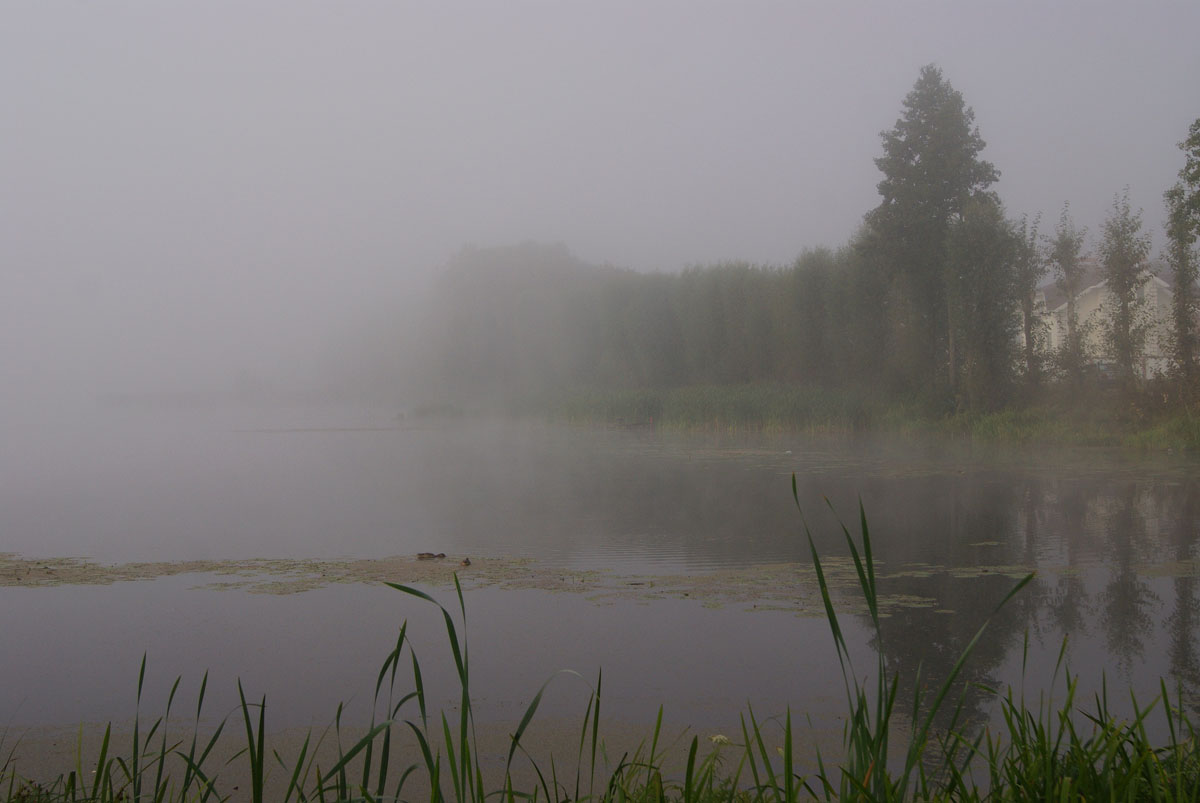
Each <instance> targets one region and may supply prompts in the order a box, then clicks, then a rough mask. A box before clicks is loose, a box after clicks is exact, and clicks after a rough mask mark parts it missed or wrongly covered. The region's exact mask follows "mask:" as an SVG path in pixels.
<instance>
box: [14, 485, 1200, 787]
mask: <svg viewBox="0 0 1200 803" xmlns="http://www.w3.org/2000/svg"><path fill="white" fill-rule="evenodd" d="M792 492H793V498H796V497H797V494H796V484H795V478H793V481H792ZM797 508H799V502H798V499H797ZM801 518H803V514H801ZM842 529H843V534H844V536H845V540H846V544H847V548H848V550H849V553H850V557H851V560H852V561H853V564H854V567H855V571H856V573H857V576H858V581H859V587H860V589H861V592H862V594H863V598H864V601H865V607H866V611H867V613H866V616H867V618H868V619H869V621H870V624H871V626H872V628H873V630H874V635H875V639H876V643H877V644H878V643H879V642H880V640H882V639H883V637H884V635H885V633H884V629H883V628H882V626H881V622H880V614H879V596H878V590H877V581H876V576H875V569H874V560H873V555H872V549H871V537H870V529H869V527H868V524H867V519H866V516H865V514H863V512H862V511H861V510H860V511H859V521H858V530H859V532H858V535H857V537H855V536H854V535H852V534H851V532H850V530H849V528H847V527H843V528H842ZM804 531H805V534H806V535H807V537H808V543H809V546H810V550H811V555H812V561H813V565H814V568H815V570H816V576H817V581H818V584H819V587H820V593H821V597H822V600H823V603H824V607H825V615H826V618H827V620H828V623H829V627H830V632H831V635H832V640H833V647H834V649H835V651H836V653H837V656H838V659H839V662H840V664H841V668H842V676H843V680H844V686H845V694H846V717H845V721H846V724H845V730H844V736H843V745H842V750H841V752H840V754H839V755H838V756H837V757H826V756H822V755H819V754H818V755H815V756H811V757H807V763H806V766H810V767H815V770H810V771H809V772H808V774H804V773H802V772H801V770H800V769H799V767H798V765H797V762H796V757H795V755H794V746H795V744H796V737H797V735H798V734H799V731H798V728H799V727H800V726H799V725H798V724H797V723H796V722H794V720H793V717H792V713H791V711H790V710H789V711H788V712H787V713H786V714H785V716H784V717H783V721H782V722H781V723H772V725H774V724H779V725H780V727H779V728H778V729H776V728H774V727H771V728H770V729H768V728H767V723H766V722H764V721H763V720H761V719H760V718H759V717H758V716H757V715H756V714H755V712H754V711H753V709H752V708H747V710H746V711H745V713H744V714H743V715H742V717H741V732H740V734H738V736H739V737H740V742H737V741H734V740H731V739H729V738H726V737H724V736H721V737H712V739H711V740H706V741H707V742H709V743H706V744H702V743H701V740H700V738H699V737H698V736H693V737H692V739H691V741H690V743H689V744H688V745H687V751H686V752H687V756H686V760H683V761H682V762H681V763H679V765H678V766H676V765H675V764H673V763H669V762H668V761H667V751H666V750H665V748H664V746H663V740H662V733H663V711H662V709H661V708H659V710H658V715H657V720H656V725H655V727H654V729H653V731H652V733H650V734H649V735H648V736H647V737H646V738H645V739H644V740H642V741H641V742H640V743H639V744H638V745H637V746H636V747H635V748H634V749H632V750H630V751H627V752H623V753H620V754H619V755H615V754H614V755H609V753H608V751H607V749H606V743H605V739H604V737H603V736H602V734H601V727H602V724H603V710H602V702H603V694H602V691H603V675H602V674H598V675H597V677H596V680H595V683H594V684H589V688H590V692H589V694H588V696H587V699H586V701H585V703H584V705H583V706H582V707H583V715H582V717H581V718H580V720H579V724H578V738H577V740H574V741H573V742H572V745H571V747H570V750H569V751H568V754H567V755H565V756H564V755H553V754H551V755H533V754H532V753H531V752H530V751H529V750H528V749H527V746H526V744H525V743H524V742H523V739H524V737H525V735H526V733H527V732H528V729H529V727H530V725H531V723H532V722H533V721H534V719H535V717H536V716H537V712H538V708H539V706H540V705H541V701H542V698H543V694H544V692H545V691H546V688H547V686H548V684H550V683H551V682H552V681H553V680H554V678H555V677H556V675H551V676H550V678H549V679H548V680H546V682H545V683H543V685H542V686H541V688H540V689H539V690H538V692H537V693H536V694H535V695H534V697H533V698H532V700H531V702H530V703H529V705H528V707H527V708H526V709H525V711H524V713H523V716H522V717H521V719H520V721H519V722H518V723H516V724H515V726H514V727H513V729H512V731H511V736H510V737H509V740H508V745H507V758H506V761H505V763H504V768H503V770H502V771H499V772H495V773H492V774H488V773H485V771H484V768H483V767H482V766H481V763H480V755H481V751H480V747H479V739H478V737H477V729H476V724H475V717H474V711H473V708H472V698H471V664H470V655H469V650H468V644H467V638H466V632H467V605H466V601H465V599H464V595H463V592H462V587H461V586H460V585H459V584H458V582H457V579H456V580H455V597H456V599H455V602H456V605H454V606H453V608H454V609H456V610H455V611H454V612H452V610H451V609H448V608H446V607H445V606H443V605H442V604H441V603H440V602H438V601H437V600H436V599H434V598H433V597H432V596H430V595H429V594H427V593H426V592H424V591H422V590H420V589H417V588H413V587H410V586H404V585H399V584H393V583H389V584H388V585H389V586H391V587H392V588H393V589H395V590H396V591H398V592H400V593H402V594H405V595H408V596H410V597H413V598H416V599H417V600H419V601H421V602H422V603H424V604H428V605H432V606H436V607H437V609H438V610H439V611H440V613H441V618H442V621H443V625H444V630H445V634H446V637H447V641H448V646H449V649H450V652H451V655H452V658H453V663H454V668H455V672H456V674H457V682H458V684H457V685H458V693H459V700H458V705H457V711H456V712H451V713H447V712H444V711H434V710H432V709H431V706H430V701H429V699H427V695H426V687H425V683H424V681H423V676H422V670H421V663H420V661H419V660H418V658H417V654H416V651H415V649H414V645H413V644H412V643H411V640H410V639H409V637H408V632H407V623H405V624H402V625H401V627H400V629H399V634H398V636H397V638H396V640H395V643H394V645H393V646H392V648H391V650H390V651H389V652H388V654H387V655H386V657H385V658H384V660H383V663H382V665H381V667H380V670H379V673H378V676H377V679H376V682H375V688H374V697H373V700H374V705H373V707H372V711H373V713H372V715H371V718H370V719H369V721H368V722H367V723H366V724H365V725H360V726H358V727H357V728H354V729H351V728H349V727H347V726H345V725H344V724H343V722H342V716H343V710H342V707H341V706H339V707H338V710H337V712H336V714H335V717H334V721H333V724H332V725H331V726H330V727H329V728H328V729H327V730H326V731H325V732H324V733H322V734H314V733H313V732H309V733H308V734H307V735H306V736H305V737H304V738H303V740H302V741H301V742H300V743H299V746H298V748H297V749H294V750H292V751H291V752H287V751H283V750H282V749H281V748H279V747H277V746H272V745H270V744H268V740H267V734H268V728H267V704H266V698H265V697H260V698H258V699H257V700H256V699H253V698H247V696H246V694H245V692H244V690H243V689H242V686H241V683H240V682H239V683H238V695H239V705H238V707H237V709H236V710H235V712H234V713H233V714H232V715H231V716H230V717H226V718H225V720H223V721H221V722H220V724H219V725H218V726H217V727H215V728H205V727H202V725H201V722H202V718H203V710H204V702H205V691H206V689H207V684H208V678H207V675H205V678H204V680H203V681H202V683H201V687H200V691H199V695H198V699H197V701H196V704H195V707H194V710H193V711H190V712H189V717H188V721H189V722H190V723H191V727H190V734H189V735H188V736H186V737H178V736H173V735H171V736H169V735H168V734H169V733H171V734H174V733H176V732H177V731H176V729H175V727H173V726H174V725H177V724H178V723H176V722H174V721H173V720H172V719H171V718H172V712H173V710H174V703H175V698H176V692H177V690H178V688H179V681H178V680H176V682H175V684H174V685H173V686H172V688H171V691H170V694H169V696H168V699H167V703H166V707H165V710H164V712H163V714H162V715H161V716H159V717H157V718H155V719H153V720H152V721H150V722H149V723H148V725H144V724H143V718H142V715H141V708H142V690H143V687H144V681H145V673H146V661H145V659H144V658H143V661H142V666H141V671H140V672H139V676H138V684H137V689H138V692H137V698H136V699H137V702H136V705H135V710H134V719H133V728H132V737H131V740H130V741H129V743H127V744H124V745H117V744H116V743H115V742H114V740H113V739H112V738H111V737H112V726H111V725H110V726H108V727H107V728H106V729H105V731H104V734H103V738H102V739H101V741H100V746H99V749H98V750H97V751H96V752H95V755H93V756H90V757H89V758H88V759H86V760H85V758H84V756H83V750H82V749H80V750H78V751H77V754H76V760H75V766H74V767H72V768H70V769H68V770H66V771H65V772H63V773H62V774H61V775H59V776H57V777H56V778H55V779H54V780H52V781H48V782H47V781H34V780H31V779H28V778H26V777H24V776H23V775H22V774H21V772H20V767H19V766H18V765H17V762H16V760H15V756H16V751H15V749H14V744H13V742H12V740H11V739H9V735H8V734H5V733H3V732H0V797H2V798H3V800H5V801H8V803H14V802H15V801H21V802H22V803H30V802H32V801H46V802H47V803H50V802H53V803H59V802H62V803H84V802H85V801H86V802H87V803H117V801H130V802H133V803H173V802H174V801H181V802H182V801H198V802H200V803H207V802H208V801H213V803H218V802H220V801H227V800H249V801H253V802H254V803H259V802H260V801H266V800H272V801H280V803H291V802H292V801H297V803H310V802H312V803H315V802H318V801H319V802H321V803H325V802H326V801H329V802H330V803H332V801H364V802H367V801H404V800H411V801H415V800H422V801H424V800H428V801H429V802H430V803H450V802H451V801H453V803H485V801H499V803H515V802H516V801H517V800H522V801H529V802H530V803H538V801H546V803H551V801H553V802H554V803H590V802H592V801H595V802H597V803H665V802H666V801H680V802H681V803H692V802H693V801H695V802H696V803H759V802H760V801H761V802H762V803H791V801H797V800H825V801H835V800H836V801H843V800H844V801H904V800H954V801H983V800H995V801H1024V800H1044V801H1084V800H1088V801H1091V800H1100V799H1104V800H1111V801H1118V800H1119V801H1151V800H1153V801H1183V800H1190V801H1195V800H1200V749H1198V748H1197V739H1196V732H1195V729H1194V727H1193V725H1192V723H1191V721H1190V720H1189V718H1188V717H1187V715H1186V714H1185V712H1184V706H1183V701H1182V695H1181V694H1180V693H1177V694H1176V695H1175V697H1174V699H1172V697H1171V696H1170V695H1169V694H1168V690H1167V687H1166V684H1165V683H1163V684H1160V693H1159V694H1158V695H1157V697H1156V698H1155V699H1153V700H1151V701H1150V702H1149V703H1148V704H1145V705H1142V704H1140V703H1139V702H1138V701H1137V700H1132V703H1133V712H1134V714H1133V716H1132V718H1125V719H1122V718H1121V717H1118V716H1117V715H1116V714H1114V713H1113V712H1112V710H1111V708H1110V706H1109V702H1108V694H1107V689H1102V690H1101V692H1100V693H1098V694H1096V695H1095V696H1094V697H1093V699H1092V700H1090V701H1089V703H1088V704H1083V703H1081V702H1079V700H1078V699H1077V696H1078V684H1077V681H1076V679H1075V678H1074V677H1073V676H1071V675H1070V673H1069V672H1066V671H1065V670H1063V671H1064V686H1065V695H1064V697H1063V699H1062V700H1061V701H1059V702H1057V703H1055V702H1054V701H1053V700H1052V699H1047V698H1039V700H1038V701H1037V704H1036V705H1032V706H1031V705H1028V704H1027V703H1026V701H1025V700H1024V698H1023V697H1019V696H1014V692H1013V690H1012V689H1009V690H1007V691H1006V692H1005V693H1003V694H1000V693H996V699H997V701H998V703H999V707H1000V713H1001V719H1002V722H1003V727H1000V728H998V729H997V730H995V731H993V730H990V729H988V730H983V731H978V732H972V731H971V730H969V729H968V728H967V727H966V726H965V725H961V724H960V720H959V716H958V715H959V714H960V713H961V711H962V707H963V706H962V700H963V697H962V689H961V688H960V686H961V684H959V683H958V678H959V676H960V675H961V671H962V669H963V666H964V665H965V664H966V662H967V661H968V660H970V655H971V652H972V650H973V649H974V647H975V645H976V644H977V643H979V641H980V640H981V639H983V638H985V637H986V631H987V624H985V625H984V626H983V627H982V628H980V630H979V631H978V633H977V634H976V635H975V637H974V639H973V640H972V641H971V642H970V643H969V645H968V646H967V648H966V649H965V650H964V652H963V653H962V655H961V656H959V658H958V660H957V662H956V663H955V664H954V666H953V668H952V669H951V671H950V673H949V675H948V676H947V677H946V678H945V679H944V680H943V681H942V682H941V683H940V685H938V686H937V687H935V688H933V689H932V690H931V691H930V692H929V693H926V692H925V691H924V685H923V683H922V682H921V679H920V678H918V679H917V682H916V683H915V684H914V688H913V689H904V690H902V689H900V688H899V680H898V678H897V676H896V674H895V673H893V672H891V671H890V669H889V667H888V666H887V664H886V662H885V660H884V658H883V652H882V651H880V650H877V651H876V664H875V666H874V667H873V670H872V671H871V672H870V673H869V674H867V675H860V674H859V672H858V671H857V670H856V668H855V667H854V665H853V662H852V660H851V654H850V649H849V646H848V644H847V642H846V639H845V636H844V632H843V630H842V627H841V624H840V620H839V617H838V614H837V611H836V609H835V606H834V602H833V597H832V595H831V592H830V587H829V585H828V583H827V582H826V578H825V574H824V570H823V566H822V563H821V558H820V556H819V555H818V554H817V550H816V548H815V546H813V539H812V536H811V533H809V531H808V528H807V525H806V526H805V528H804ZM1031 577H1032V576H1029V577H1026V578H1024V579H1022V580H1021V581H1020V582H1018V583H1016V584H1015V585H1014V587H1013V588H1012V590H1011V591H1010V592H1009V593H1008V595H1007V596H1006V597H1005V599H1004V601H1002V602H1001V605H1003V604H1004V603H1006V602H1007V601H1008V600H1009V599H1011V598H1012V596H1013V595H1015V594H1017V593H1019V592H1020V590H1021V588H1023V587H1024V585H1025V584H1026V583H1028V582H1029V580H1030V579H1031ZM1064 647H1065V645H1064ZM1027 650H1028V643H1026V654H1027ZM1064 652H1065V650H1064ZM1063 654H1064V653H1060V656H1059V667H1058V669H1056V678H1055V679H1057V675H1058V672H1059V671H1060V670H1062V669H1063V667H1062V655H1063ZM556 674H557V673H556ZM860 677H866V678H869V680H860V679H859V678H860ZM1053 685H1054V684H1053V683H1052V687H1053ZM902 692H903V696H902ZM939 712H940V713H941V716H940V717H939V716H938V715H939ZM947 714H948V717H947V716H946V715H947ZM1152 717H1158V718H1160V720H1162V721H1164V722H1165V725H1166V732H1167V733H1168V734H1169V736H1168V738H1167V740H1166V742H1165V744H1154V743H1152V742H1151V740H1150V738H1149V737H1148V735H1147V723H1148V722H1149V721H1150V719H1151V718H1152ZM935 718H936V719H937V721H938V722H940V723H945V722H947V721H948V722H949V724H948V725H947V724H941V725H940V726H937V727H935V724H934V723H935ZM227 729H228V731H229V733H226V731H227ZM234 732H237V733H239V734H240V735H239V736H237V737H236V738H237V740H238V741H240V743H241V747H240V749H238V750H236V752H234V753H233V755H232V756H231V757H228V758H224V757H219V756H218V754H219V752H220V751H219V750H218V749H217V745H218V743H220V742H221V740H222V737H223V735H224V736H226V737H228V736H229V735H231V734H232V733H234ZM82 743H83V739H82V733H81V736H80V744H81V745H82ZM702 747H703V750H702ZM285 753H286V754H285ZM234 765H237V766H238V767H239V768H240V771H241V775H240V776H239V777H242V778H248V782H247V783H245V788H241V787H239V788H237V789H234V788H232V787H230V786H229V784H228V782H227V780H226V779H227V777H228V776H229V772H230V767H231V766H234ZM518 765H521V767H522V770H523V771H522V772H521V773H517V772H515V770H516V768H517V766H518ZM519 778H520V779H522V780H518V779H519ZM529 779H533V780H529Z"/></svg>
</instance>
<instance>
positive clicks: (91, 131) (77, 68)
mask: <svg viewBox="0 0 1200 803" xmlns="http://www.w3.org/2000/svg"><path fill="white" fill-rule="evenodd" d="M1198 32H1200V3H1196V2H1178V3H1154V2H1152V3H1135V2H1122V3H1115V2H1053V3H1040V2H1039V3H1034V2H1028V3H1019V2H1003V3H1001V2H995V3H986V4H985V3H964V2H941V3H927V2H888V3H884V2H878V3H870V2H846V3H832V2H831V3H819V4H815V3H803V2H647V0H638V2H607V1H606V2H591V3H583V2H565V1H564V2H523V1H522V0H509V1H507V2H498V1H497V2H471V3H458V2H455V3H434V2H425V3H414V2H401V0H387V1H386V2H383V1H380V2H366V1H365V0H344V1H338V2H335V1H334V0H322V1H321V2H309V1H306V0H280V1H279V2H270V3H268V2H259V1H257V0H236V1H233V0H231V1H229V2H212V1H211V0H205V1H204V2H190V3H164V2H149V0H146V2H137V3H133V2H108V1H107V0H106V1H105V2H33V0H12V1H11V2H8V3H6V4H5V5H4V7H3V9H0V97H2V98H3V99H4V111H3V115H2V116H0V188H2V189H0V243H2V247H3V260H2V262H0V338H2V345H0V356H2V358H3V365H0V381H2V382H3V383H4V384H5V386H6V389H7V390H9V391H10V392H11V391H12V388H13V387H14V386H17V385H20V386H23V387H27V388H32V389H35V390H37V389H41V390H44V391H45V392H46V393H58V394H62V393H74V392H78V393H79V394H82V395H88V394H93V393H96V392H107V391H112V390H118V389H123V388H129V389H136V390H146V389H153V388H171V389H185V388H187V389H191V388H197V389H198V388H208V387H217V386H221V384H222V383H225V384H226V385H227V384H228V383H229V382H230V381H231V378H232V377H234V376H236V375H237V374H238V373H239V372H249V373H251V374H254V375H262V376H266V377H276V378H279V377H288V376H293V375H294V376H296V377H298V378H305V377H306V376H307V375H306V374H305V371H306V370H310V369H309V368H304V367H301V366H311V365H317V364H329V363H330V361H331V360H332V361H334V362H337V361H339V360H342V359H343V358H345V359H350V358H349V355H345V354H340V353H339V350H345V349H352V348H353V347H354V346H353V343H356V342H362V341H363V340H364V338H369V337H372V336H380V337H385V336H386V329H387V327H386V324H381V323H380V322H381V321H387V320H388V318H389V316H393V315H394V316H396V317H400V316H402V315H403V314H404V312H403V307H402V304H403V301H404V299H405V298H406V297H408V295H409V293H408V290H407V289H406V287H407V285H406V282H407V281H408V280H409V279H410V278H412V277H416V276H419V275H421V274H427V273H428V271H429V270H431V269H433V268H435V267H436V266H437V265H438V264H440V263H442V262H444V261H445V260H446V259H447V258H448V257H449V256H451V255H452V254H453V253H454V252H455V251H457V250H458V249H459V248H460V247H461V246H463V245H464V244H476V245H479V246H490V245H501V244H511V243H515V242H519V241H523V240H538V241H561V242H563V243H565V244H567V245H568V246H569V247H570V248H571V249H572V250H573V251H574V252H575V253H576V254H577V255H579V256H580V257H581V258H583V259H586V260H589V261H593V262H601V263H605V262H606V263H612V264H615V265H620V266H627V267H632V268H636V269H639V270H676V269H678V268H680V267H683V266H685V265H687V264H694V263H708V262H714V261H718V260H724V259H747V260H751V261H755V262H770V263H776V264H778V263H784V262H787V261H790V260H791V259H792V258H794V257H795V256H796V255H797V254H798V253H799V252H800V251H801V249H803V248H805V247H806V246H819V245H828V246H835V247H836V246H838V245H841V244H844V243H845V242H846V240H847V239H848V238H849V237H850V236H851V234H852V233H853V232H854V230H855V229H856V227H857V226H858V224H859V223H860V221H861V218H862V215H863V213H864V212H866V211H867V210H868V209H870V208H871V207H872V206H873V205H874V204H875V203H876V201H877V195H876V191H875V185H876V183H877V182H878V180H879V174H878V172H877V170H876V168H875V166H874V163H873V161H872V160H873V159H874V158H875V157H876V156H878V155H879V154H880V140H879V132H880V131H881V130H883V129H885V128H889V127H890V126H891V125H892V124H893V123H894V122H895V120H896V118H897V116H898V115H899V114H900V110H901V101H902V99H903V97H904V95H905V94H906V93H907V92H908V90H909V89H910V88H911V86H912V84H913V82H914V81H915V80H916V77H917V73H918V70H919V68H920V67H921V65H923V64H926V63H930V62H933V63H936V64H938V65H939V66H940V67H941V68H942V69H943V71H944V75H945V77H946V78H947V79H948V80H949V81H950V82H951V83H952V84H953V85H954V86H955V88H957V89H958V90H960V91H961V92H962V93H963V94H964V96H965V98H966V100H967V102H968V103H969V104H970V105H971V106H973V108H974V109H975V112H976V122H977V123H978V125H979V128H980V132H981V134H982V135H983V137H984V139H985V140H986V141H987V143H988V147H987V149H986V151H985V157H986V158H988V159H990V160H991V161H992V162H994V163H995V165H996V166H997V167H998V168H999V169H1000V171H1001V179H1000V182H999V184H998V185H997V187H996V189H997V190H998V191H999V193H1000V194H1001V196H1002V198H1003V199H1004V201H1005V203H1006V205H1007V208H1008V211H1009V214H1010V215H1013V216H1019V215H1021V214H1023V213H1029V214H1032V213H1036V212H1038V211H1041V212H1042V213H1043V215H1044V218H1045V222H1044V224H1043V229H1050V228H1052V226H1053V223H1054V221H1056V220H1057V218H1058V213H1059V210H1060V209H1061V206H1062V204H1063V202H1064V201H1070V202H1071V205H1072V209H1073V211H1074V214H1075V218H1076V221H1077V223H1078V224H1080V225H1081V226H1087V227H1088V228H1089V229H1090V230H1091V232H1092V233H1093V235H1094V234H1095V233H1096V232H1097V231H1098V229H1099V227H1100V224H1101V222H1102V221H1103V218H1104V216H1105V214H1106V212H1107V210H1108V209H1109V208H1110V207H1111V204H1112V199H1113V195H1114V194H1115V193H1117V192H1119V191H1120V190H1121V189H1122V187H1123V186H1125V185H1129V187H1130V194H1131V198H1132V200H1133V203H1134V206H1135V207H1138V206H1140V207H1144V208H1145V210H1146V219H1147V222H1148V223H1149V224H1150V225H1151V229H1152V231H1153V236H1154V253H1155V254H1157V253H1158V252H1159V251H1160V250H1161V247H1162V245H1163V241H1162V235H1161V228H1160V221H1161V218H1162V213H1161V207H1162V204H1161V196H1162V192H1163V190H1165V189H1166V188H1167V187H1168V186H1169V185H1170V184H1171V183H1172V182H1173V181H1174V179H1175V175H1176V172H1177V171H1178V169H1179V168H1180V166H1181V165H1182V154H1181V153H1180V151H1179V150H1178V149H1177V148H1176V147H1175V145H1176V143H1177V142H1178V141H1180V140H1181V139H1183V137H1184V136H1185V135H1186V132H1187V127H1188V125H1189V123H1190V122H1191V121H1192V120H1194V119H1196V118H1197V117H1200V47H1197V44H1196V42H1197V33H1198ZM1094 243H1095V237H1094V236H1093V237H1091V238H1090V239H1089V247H1090V246H1093V245H1094ZM367 330H369V332H370V333H373V334H370V335H364V334H363V332H364V331H367ZM307 378H310V379H314V378H313V377H307ZM33 395H34V396H36V395H37V393H36V392H35V393H34V394H33Z"/></svg>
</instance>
